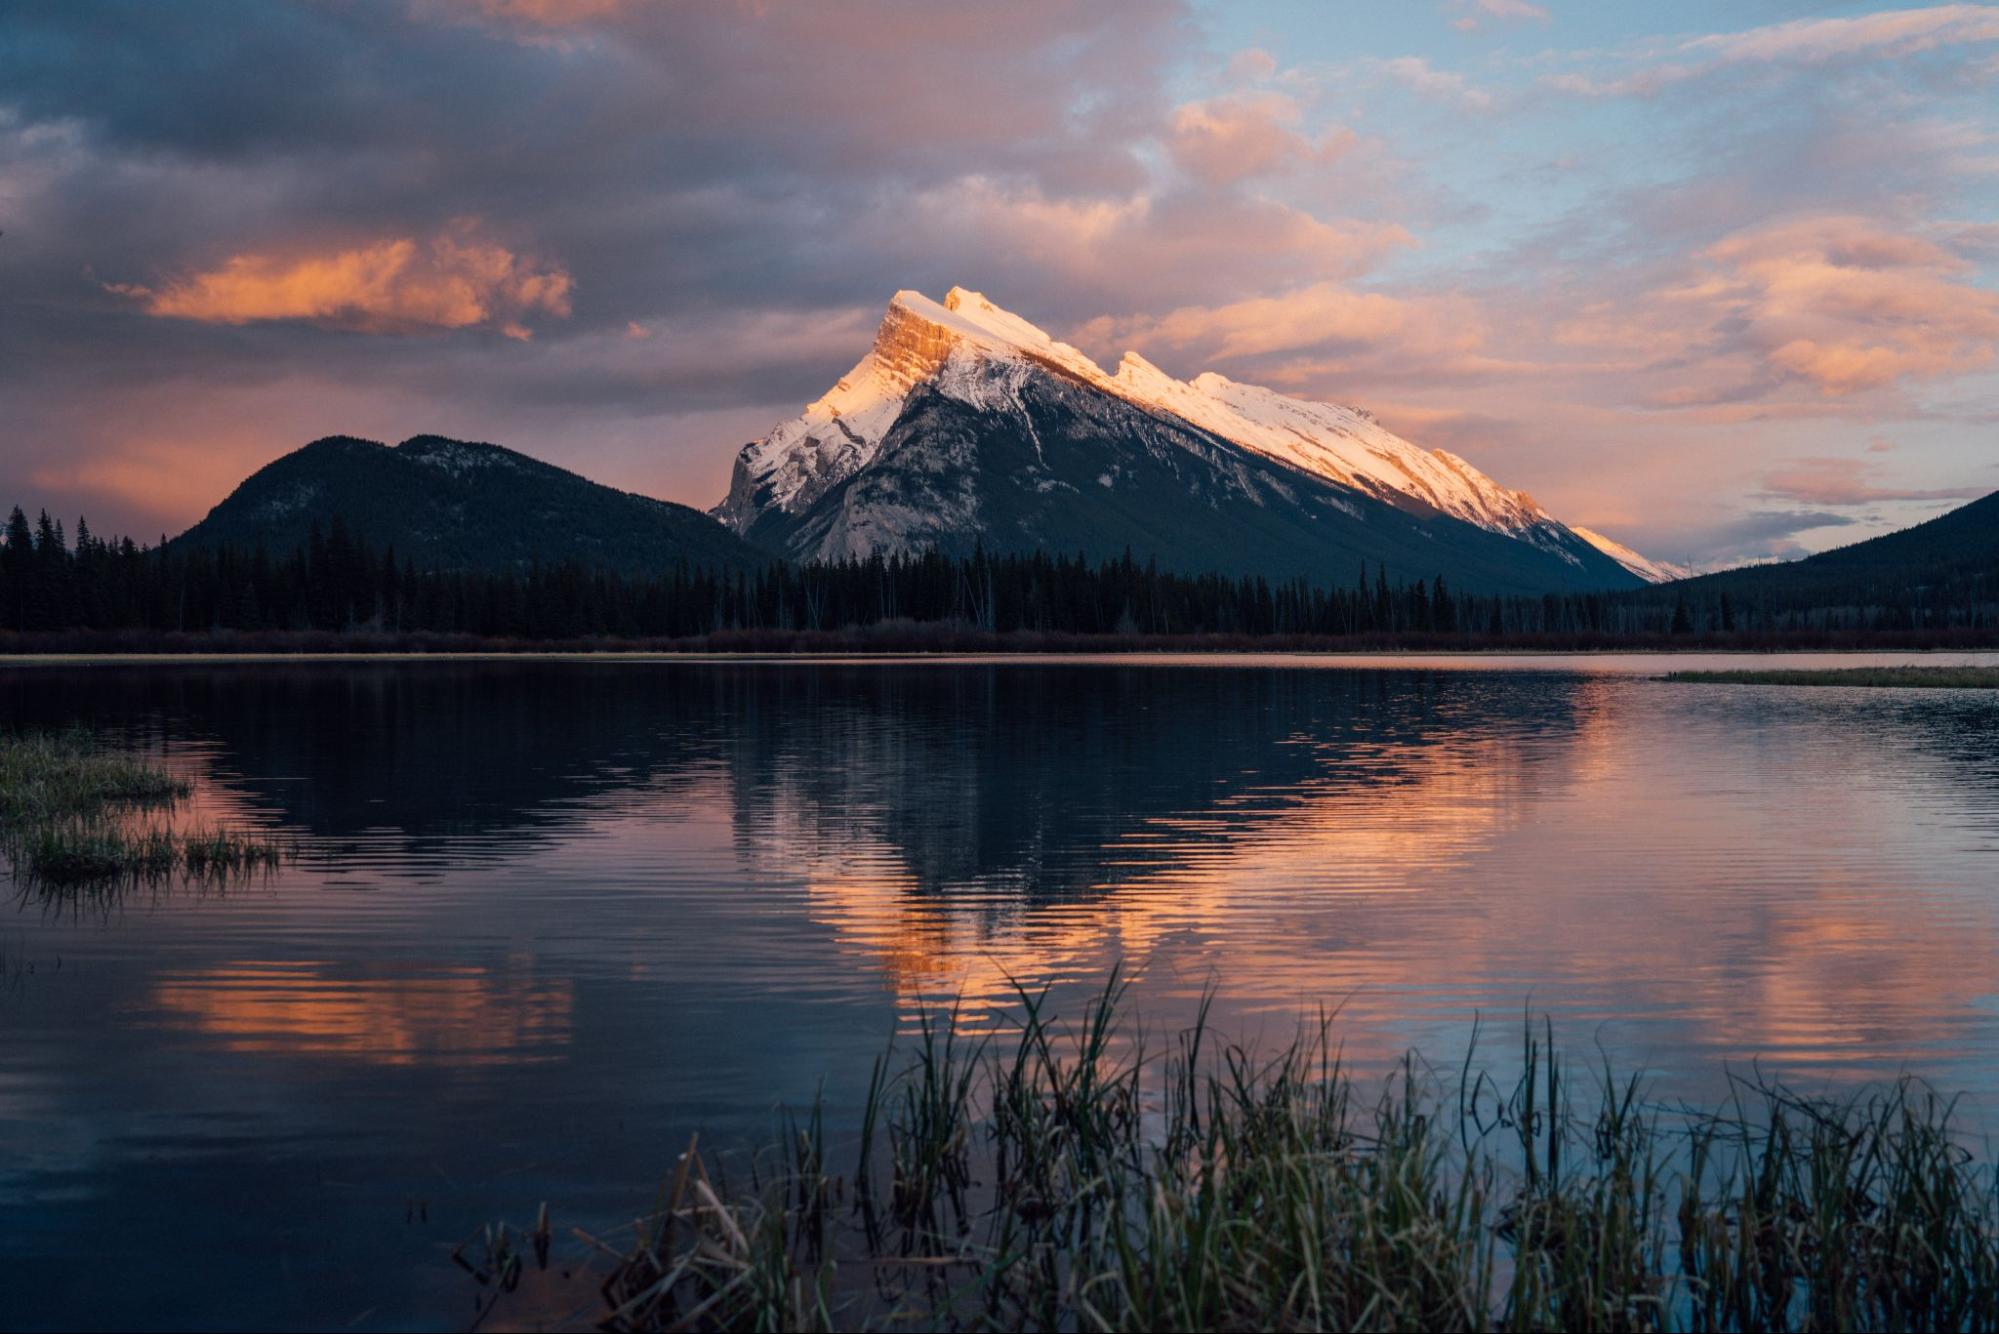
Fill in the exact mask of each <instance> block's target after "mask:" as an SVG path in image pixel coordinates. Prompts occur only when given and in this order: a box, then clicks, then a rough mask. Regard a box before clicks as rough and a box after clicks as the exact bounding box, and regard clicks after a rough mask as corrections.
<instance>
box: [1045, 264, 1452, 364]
mask: <svg viewBox="0 0 1999 1334" xmlns="http://www.w3.org/2000/svg"><path fill="white" fill-rule="evenodd" d="M1078 336H1079V337H1080V338H1081V339H1083V340H1084V342H1085V343H1086V345H1090V346H1096V347H1101V348H1109V347H1111V346H1114V345H1120V344H1122V345H1126V346H1130V347H1135V348H1137V349H1139V350H1141V351H1144V352H1147V353H1154V352H1162V351H1166V350H1171V351H1173V352H1179V353H1182V354H1184V355H1183V357H1182V358H1181V359H1183V360H1186V361H1188V362H1190V363H1192V362H1198V363H1199V365H1197V366H1194V367H1193V369H1195V370H1198V369H1201V368H1202V367H1205V366H1206V365H1208V364H1209V363H1211V362H1212V363H1219V364H1224V365H1227V364H1230V363H1240V362H1245V361H1251V362H1260V363H1261V364H1262V367H1263V370H1264V372H1265V373H1266V374H1268V376H1269V378H1272V379H1276V380H1280V381H1293V382H1295V381H1297V380H1299V379H1301V378H1306V377H1310V376H1321V375H1325V374H1329V373H1332V372H1334V371H1336V370H1341V369H1352V368H1354V367H1356V366H1358V365H1361V364H1364V363H1367V364H1372V363H1376V362H1380V361H1390V360H1392V361H1399V362H1400V363H1401V364H1402V365H1403V366H1404V367H1405V368H1407V369H1416V368H1417V367H1419V366H1420V367H1422V368H1424V369H1427V370H1432V371H1434V370H1438V369H1441V368H1442V367H1444V366H1457V367H1459V368H1460V369H1463V368H1465V367H1466V366H1467V365H1469V364H1472V363H1475V362H1476V361H1477V360H1478V359H1479V357H1480V356H1481V352H1482V349H1483V348H1484V346H1485V341H1486V326H1485V320H1484V318H1483V316H1482V314H1481V313H1480V312H1479V310H1478V309H1477V308H1476V306H1475V305H1473V304H1472V303H1470V302H1468V301H1465V300H1462V299H1457V298H1452V297H1440V296H1430V297H1398V296H1392V295H1389V294H1387V293H1383V292H1369V291H1357V290H1355V289H1353V288H1350V287H1347V286H1344V285H1342V284H1340V283H1337V282H1322V283H1314V284H1312V285H1310V286H1307V287H1302V288H1298V289H1296V290H1294V291H1291V292H1288V293H1285V294H1283V295H1281V296H1270V297H1254V298H1250V299H1248V300H1244V301H1232V302H1227V303H1224V304H1221V305H1213V306H1182V307H1180V308H1178V309H1176V310H1172V311H1169V312H1167V313H1166V314H1164V315H1159V316H1136V317H1131V318H1125V319H1111V318H1104V319H1099V320H1095V321H1092V322H1091V323H1089V324H1087V325H1085V326H1084V327H1083V328H1082V329H1081V330H1080V331H1079V335H1078ZM1283 358H1288V359H1289V360H1290V362H1291V364H1290V365H1288V366H1287V365H1285V364H1284V361H1283V360H1282V359H1283Z"/></svg>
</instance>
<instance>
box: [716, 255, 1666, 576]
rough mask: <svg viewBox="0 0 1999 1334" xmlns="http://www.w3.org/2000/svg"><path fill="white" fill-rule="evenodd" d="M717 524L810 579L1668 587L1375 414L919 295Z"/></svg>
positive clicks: (733, 491) (966, 302)
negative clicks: (972, 557) (1376, 577)
mask: <svg viewBox="0 0 1999 1334" xmlns="http://www.w3.org/2000/svg"><path fill="white" fill-rule="evenodd" d="M714 514H715V515H716V517H718V518H720V519H721V520H722V521H723V522H725V523H726V524H728V525H729V526H730V527H732V528H734V529H735V530H736V531H737V532H738V533H740V534H742V535H743V536H744V537H746V538H748V539H750V540H751V541H753V542H758V543H761V544H762V545H763V546H765V547H766V548H767V549H769V550H771V551H772V552H774V553H778V554H782V555H785V556H789V557H792V558H794V559H798V560H849V559H857V558H866V557H870V556H891V555H914V554H918V553H920V552H922V551H925V550H928V549H931V548H939V549H943V550H946V551H970V550H973V549H975V548H985V549H988V550H999V551H1014V550H1029V551H1033V550H1045V551H1053V552H1058V553H1070V552H1082V553H1084V554H1086V555H1088V556H1091V557H1094V558H1096V559H1104V558H1109V557H1115V556H1117V555H1119V554H1120V553H1122V552H1131V553H1132V554H1133V555H1134V556H1135V557H1136V558H1138V559H1140V560H1143V561H1150V562H1157V563H1159V564H1161V565H1163V566H1164V567H1166V568H1169V569H1177V570H1182V571H1187V572H1203V571H1210V570H1220V571H1224V572H1227V573H1232V574H1261V575H1265V576H1268V577H1271V578H1275V579H1282V580H1289V579H1293V578H1299V577H1304V578H1310V579H1314V580H1320V581H1323V580H1324V579H1326V578H1327V577H1328V575H1329V572H1332V571H1339V570H1346V569H1350V568H1358V567H1359V566H1364V565H1367V564H1370V563H1371V564H1372V565H1374V566H1375V567H1376V568H1377V569H1387V570H1390V571H1393V572H1394V574H1395V577H1396V578H1398V579H1401V580H1407V579H1409V578H1425V577H1435V576H1438V575H1443V576H1447V577H1448V578H1449V579H1450V580H1451V582H1452V583H1453V584H1455V585H1456V586H1458V587H1467V588H1477V589H1504V590H1507V591H1512V592H1548V591H1555V590H1576V589H1604V588H1618V587H1625V586H1629V585H1632V584H1635V583H1636V582H1638V580H1639V579H1640V578H1644V577H1647V575H1645V574H1642V573H1640V571H1641V570H1642V569H1643V568H1644V567H1643V566H1642V564H1637V563H1634V562H1633V561H1632V560H1629V559H1620V558H1617V557H1615V556H1614V555H1612V554H1607V553H1606V551H1605V550H1604V549H1603V548H1602V547H1601V546H1600V544H1598V543H1595V542H1591V541H1589V540H1587V539H1585V538H1584V537H1582V536H1581V535H1579V534H1578V533H1576V532H1574V531H1573V530H1571V529H1570V528H1568V527H1567V526H1566V525H1564V524H1562V523H1561V522H1560V521H1558V520H1557V519H1555V518H1554V517H1553V516H1552V515H1550V514H1548V513H1547V511H1545V510H1543V509H1542V508H1541V507H1540V506H1539V505H1538V504H1536V503H1535V501H1534V500H1533V498H1532V497H1530V496H1528V495H1526V494H1525V493H1523V492H1518V491H1511V490H1508V489H1507V488H1505V487H1503V486H1501V485H1499V484H1498V483H1497V482H1495V481H1493V480H1492V479H1491V478H1490V477H1487V476H1486V475H1485V474H1484V473H1482V472H1480V471H1479V470H1478V469H1477V468H1475V467H1473V466H1472V465H1471V464H1469V463H1467V462H1466V461H1465V460H1464V459H1461V458H1459V457H1457V456H1456V455H1453V454H1449V453H1446V452H1444V451H1443V450H1425V449H1421V448H1418V447H1417V446H1415V445H1412V444H1410V443H1409V442H1408V441H1406V440H1403V439H1401V438H1400V437H1398V436H1396V435H1395V434H1394V433H1393V432H1391V431H1389V430H1387V429H1386V428H1384V427H1383V426H1381V425H1380V423H1379V422H1377V421H1376V420H1375V419H1374V418H1373V416H1372V415H1371V414H1369V413H1367V412H1365V411H1362V410H1360V409H1355V408H1349V407H1342V406H1339V405H1335V404H1329V403H1316V402H1308V401H1305V400H1301V399H1296V398H1289V397H1286V396H1284V395H1282V394H1279V393H1276V392H1274V391H1272V390H1269V389H1264V388H1260V387H1258V386H1255V385H1242V384H1236V383H1234V382H1233V381H1231V380H1229V379H1227V378H1226V377H1223V376H1220V375H1216V374H1213V373H1207V374H1203V375H1201V376H1198V377H1196V378H1195V379H1194V380H1193V381H1192V382H1191V383H1187V382H1182V381H1179V380H1175V379H1173V378H1172V377H1171V376H1169V375H1167V374H1166V373H1164V372H1163V371H1161V370H1159V369H1158V368H1157V367H1156V366H1153V365H1152V364H1151V363H1150V362H1148V361H1146V360H1145V359H1144V358H1143V357H1141V356H1139V355H1137V354H1136V353H1127V354H1126V355H1125V357H1124V359H1123V360H1122V361H1121V362H1120V363H1119V365H1118V369H1117V373H1116V374H1115V375H1109V374H1106V373H1105V372H1104V371H1103V370H1102V369H1101V368H1100V367H1099V366H1098V365H1097V364H1096V363H1095V362H1093V361H1092V360H1090V358H1089V357H1088V356H1086V355H1085V354H1084V353H1082V352H1081V351H1079V350H1078V349H1076V348H1074V347H1071V346H1070V345H1069V344H1067V343H1063V342H1059V341H1057V340H1056V339H1054V338H1051V337H1050V336H1049V335H1048V334H1047V333H1046V332H1044V331H1043V330H1041V329H1039V328H1037V327H1035V326H1034V325H1033V324H1031V323H1029V322H1028V321H1027V320H1025V319H1023V318H1021V317H1020V316H1018V315H1015V314H1013V313H1012V312H1010V311H1006V310H1002V309H1001V308H1000V307H998V306H996V305H994V304H993V303H992V302H991V301H990V300H988V299H987V298H986V297H985V296H984V295H983V294H981V293H978V292H971V291H966V290H965V289H963V288H959V287H954V288H952V289H951V290H950V291H949V292H948V293H946V295H945V297H944V300H943V301H942V302H941V303H939V302H936V301H932V300H930V299H929V298H928V297H925V296H923V295H922V294H921V293H918V292H911V291H904V292H898V293H897V294H896V295H895V298H894V299H893V300H892V301H890V303H889V307H888V311H887V313H886V314H885V315H884V316H883V317H882V322H881V327H880V328H879V329H878V330H877V332H876V334H875V340H874V344H873V346H872V347H871V348H870V349H869V350H868V352H867V355H866V356H864V357H863V358H862V359H861V360H860V362H859V363H858V364H857V365H856V366H855V367H854V368H853V369H852V370H851V371H849V372H848V373H847V374H846V375H845V376H843V377H841V378H840V380H839V381H838V382H837V383H836V384H835V385H834V386H833V388H832V389H831V390H830V391H829V392H827V393H826V394H825V395H823V396H822V397H821V398H819V399H818V400H816V401H814V402H813V403H811V404H810V405H808V406H807V408H806V409H805V411H804V413H803V414H801V415H800V416H798V417H795V418H793V419H791V420H790V421H786V422H783V423H781V424H779V425H778V426H777V427H776V428H774V429H773V430H772V431H771V432H770V433H769V434H768V435H766V436H765V437H764V438H763V439H762V440H759V441H757V442H755V443H753V444H749V445H746V446H744V447H743V450H742V452H741V453H740V454H739V455H738V456H737V459H736V465H735V471H734V474H733V476H732V479H731V482H730V487H729V494H728V496H727V497H726V498H724V499H723V501H722V502H721V503H720V504H719V505H717V506H716V507H715V510H714ZM1495 539H1504V540H1495ZM1633 554H1634V555H1635V553H1633ZM1637 559H1638V561H1639V562H1642V559H1643V558H1642V557H1641V558H1637Z"/></svg>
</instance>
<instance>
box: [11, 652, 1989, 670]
mask: <svg viewBox="0 0 1999 1334" xmlns="http://www.w3.org/2000/svg"><path fill="white" fill-rule="evenodd" d="M1614 658H1645V659H1648V660H1654V661H1670V660H1676V659H1694V658H1728V659H1734V660H1742V661H1759V662H1769V661H1781V662H1800V663H1809V662H1814V661H1821V660H1827V659H1839V660H1847V659H1854V658H1866V659H1869V660H1873V661H1871V662H1870V664H1866V665H1874V662H1878V661H1879V660H1885V659H1895V660H1897V661H1906V662H1911V663H1915V662H1920V663H1925V664H1929V665H1936V666H1958V665H1965V666H1982V665H1988V664H1999V647H1994V648H1926V649H1916V648H1899V647H1895V648H1698V647H1689V648H1656V647H1631V648H1616V647H1607V648H1577V649H1553V648H1463V649H1444V648H1408V649H1381V648H1353V649H1332V648H1326V649H1318V648H1310V649H1306V648H1270V649H1242V648H1211V649H1201V648H1185V647H1176V648H1126V649H1108V648H1105V649H1086V648H1076V649H1070V648H1062V649H1046V650H1039V651H1037V650H1032V649H992V650H979V649H956V648H942V649H934V650H924V649H909V648H893V649H880V650H868V649H800V650H793V651H773V650H729V649H685V650H676V649H651V648H643V649H546V650H535V649H466V650H441V651H439V650H433V651H425V650H421V649H386V650H373V649H355V650H298V651H286V650H274V651H258V650H254V649H250V650H227V649H204V650H191V651H187V652H177V651H161V652H150V653H148V652H125V653H119V652H107V653H94V652H76V653H64V652H52V653H5V654H0V671H4V670H7V669H27V668H34V667H93V666H107V667H132V666H147V665H159V666H209V665H213V666H238V665H249V664H258V663H271V664H296V663H355V664H391V663H393V664H401V663H466V662H552V663H598V664H604V665H646V664H670V663H713V664H737V663H740V664H755V665H776V664H785V663H795V664H817V665H822V666H837V665H843V664H850V665H862V664H884V665H894V664H907V665H912V666H920V665H925V664H928V665H935V666H957V665H977V664H991V665H997V666H1010V665H1020V666H1025V665H1032V664H1044V665H1051V666H1061V665H1071V666H1077V665H1101V664H1107V663H1109V662H1113V661H1128V662H1130V663H1132V664H1134V665H1198V664H1200V663H1203V662H1207V663H1223V664H1228V665H1254V664H1257V663H1272V664H1283V663H1329V664H1349V665H1354V666H1363V667H1364V666H1373V665H1381V666H1390V667H1417V666H1421V665H1423V664H1425V663H1431V662H1435V663H1440V664H1441V663H1466V664H1476V663H1481V662H1508V661H1511V662H1518V661H1522V660H1550V659H1552V660H1557V661H1572V662H1591V661H1604V660H1607V659H1614Z"/></svg>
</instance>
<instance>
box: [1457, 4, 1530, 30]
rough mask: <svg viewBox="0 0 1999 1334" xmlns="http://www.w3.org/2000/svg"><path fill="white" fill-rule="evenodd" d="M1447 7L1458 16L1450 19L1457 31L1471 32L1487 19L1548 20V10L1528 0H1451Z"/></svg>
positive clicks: (1505, 20)
mask: <svg viewBox="0 0 1999 1334" xmlns="http://www.w3.org/2000/svg"><path fill="white" fill-rule="evenodd" d="M1448 8H1449V9H1450V10H1451V11H1452V12H1454V13H1456V14H1457V16H1458V17H1456V18H1455V19H1452V20H1451V26H1452V27H1453V28H1456V29H1457V30H1458V31H1459V32H1473V31H1475V30H1477V28H1478V27H1479V26H1480V24H1481V23H1483V22H1484V21H1485V20H1487V19H1497V20H1500V21H1502V22H1509V23H1519V22H1534V23H1546V22H1547V21H1548V11H1547V10H1546V9H1544V8H1542V7H1541V6H1540V5H1536V4H1530V3H1529V2H1528V0H1451V3H1450V4H1449V6H1448Z"/></svg>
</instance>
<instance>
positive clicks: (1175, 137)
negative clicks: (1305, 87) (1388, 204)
mask: <svg viewBox="0 0 1999 1334" xmlns="http://www.w3.org/2000/svg"><path fill="white" fill-rule="evenodd" d="M1303 119H1304V113H1303V112H1302V111H1301V110H1300V109H1299V106H1298V103H1297V102H1295V101H1294V100H1292V99H1291V98H1289V97H1286V96H1284V95H1283V94H1281V93H1244V94H1237V95H1234V96H1229V97H1215V98H1210V99H1208V100H1206V101H1201V102H1186V103H1183V104H1182V105H1181V106H1179V107H1178V108H1177V109H1175V111H1174V113H1173V121H1172V125H1171V129H1170V133H1169V135H1168V138H1167V141H1166V147H1167V149H1168V151H1170V152H1171V153H1172V154H1173V160H1174V162H1176V163H1178V164H1179V166H1180V169H1181V170H1183V171H1185V172H1186V173H1187V174H1188V175H1190V176H1193V177H1195V178H1197V179H1199V180H1202V181H1205V182H1207V183H1208V184H1210V185H1232V184H1234V183H1235V182H1237V181H1241V180H1247V179H1248V178H1250V177H1252V176H1266V175H1269V174H1271V173H1273V172H1277V171H1281V170H1284V169H1286V168H1290V167H1295V166H1300V165H1304V164H1309V163H1323V162H1331V161H1332V160H1334V159H1335V158H1337V157H1339V156H1340V155H1341V154H1342V153H1345V152H1346V151H1347V150H1348V149H1349V148H1351V147H1352V146H1353V143H1354V134H1353V131H1351V130H1344V129H1339V130H1329V131H1327V132H1326V133H1325V134H1323V135H1320V136H1319V137H1318V138H1316V139H1315V138H1312V137H1310V136H1308V135H1306V134H1304V133H1302V132H1300V130H1299V129H1298V126H1299V124H1300V122H1301V121H1302V120H1303Z"/></svg>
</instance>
